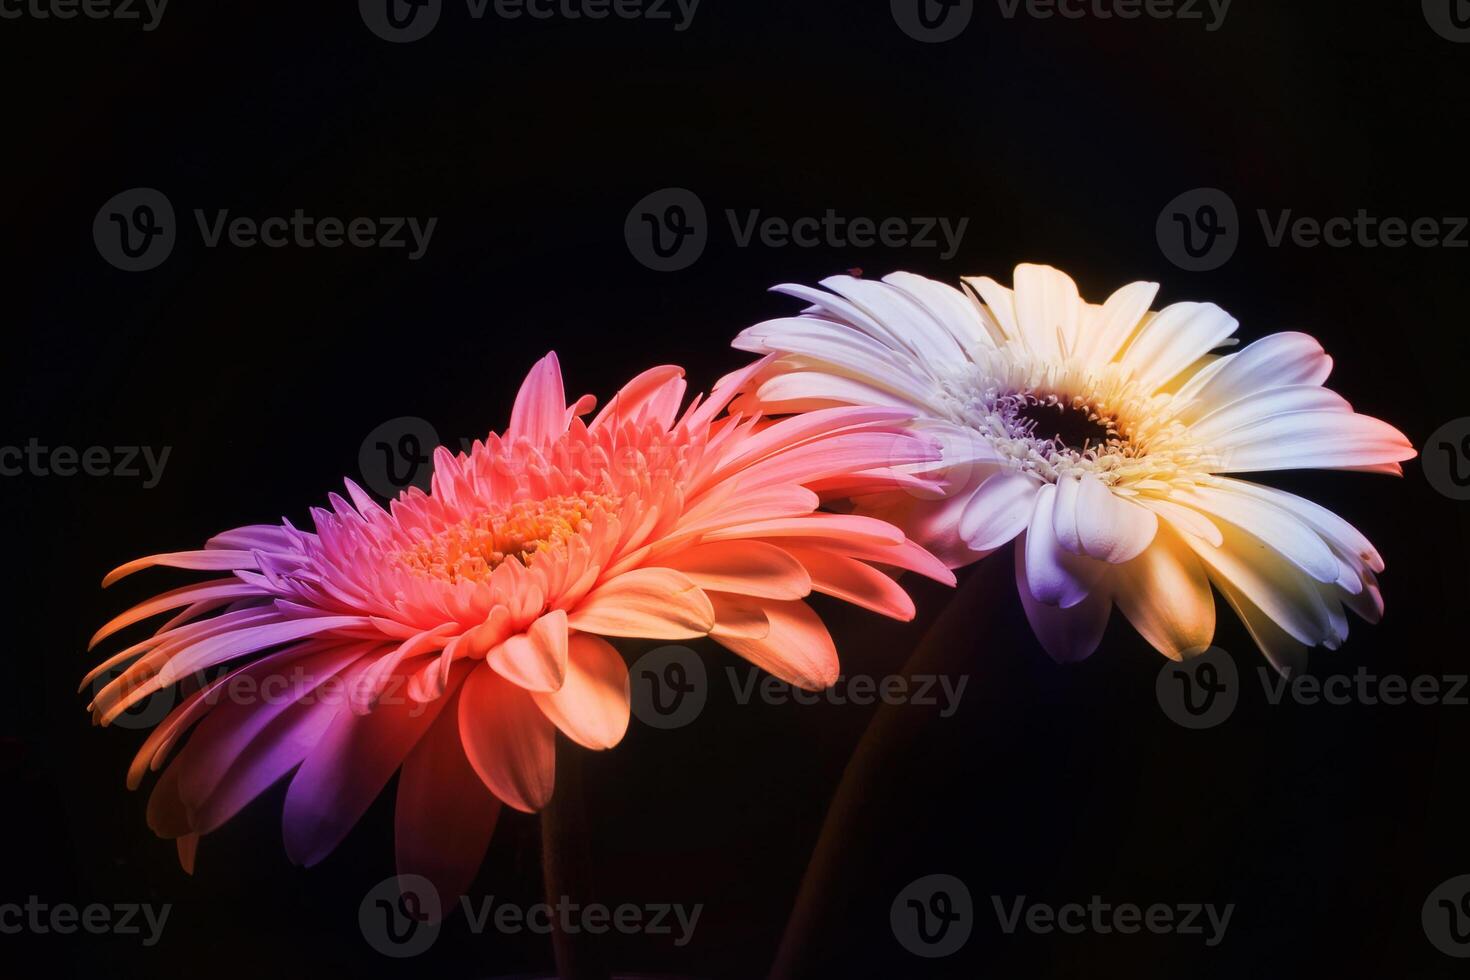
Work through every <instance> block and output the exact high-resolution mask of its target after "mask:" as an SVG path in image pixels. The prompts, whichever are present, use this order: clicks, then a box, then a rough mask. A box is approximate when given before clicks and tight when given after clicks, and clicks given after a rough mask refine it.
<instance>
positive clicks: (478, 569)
mask: <svg viewBox="0 0 1470 980" xmlns="http://www.w3.org/2000/svg"><path fill="white" fill-rule="evenodd" d="M620 503H621V500H620V498H618V497H616V496H615V495H613V494H599V493H595V492H593V491H591V490H584V491H582V492H581V493H579V494H563V495H554V496H550V497H546V498H543V499H541V500H518V501H516V502H515V503H513V504H508V505H506V506H503V507H495V508H492V509H489V510H486V511H482V512H481V513H479V514H477V515H475V516H474V517H469V518H465V519H464V520H462V521H460V522H459V523H458V524H452V525H450V526H449V527H446V528H445V529H444V530H442V531H439V532H438V533H436V534H433V535H430V536H427V537H425V538H424V539H422V540H420V541H418V542H417V543H416V544H414V545H412V546H411V547H408V548H405V549H403V550H402V551H399V552H398V553H397V554H395V555H394V556H393V559H394V560H395V561H396V562H397V563H398V564H399V565H401V566H403V567H404V568H407V569H408V570H409V571H411V572H413V573H415V574H418V575H423V576H425V577H427V578H436V579H439V580H441V581H445V582H449V583H450V584H458V583H460V582H480V581H483V580H485V579H486V578H488V577H489V575H490V573H491V572H493V571H495V569H496V568H498V567H500V565H501V564H502V563H503V562H505V561H506V560H507V559H510V558H514V559H516V560H517V561H519V562H520V563H521V564H522V565H530V564H531V563H532V562H533V561H534V560H535V559H536V556H537V555H540V554H542V553H544V552H547V551H553V550H556V549H558V548H560V547H562V546H563V545H564V542H566V540H567V539H568V538H571V537H574V536H575V535H577V534H580V533H582V532H583V531H584V530H586V529H587V528H589V527H590V526H591V521H592V519H593V517H594V516H597V515H601V514H608V513H611V512H614V511H616V509H617V507H618V505H619V504H620Z"/></svg>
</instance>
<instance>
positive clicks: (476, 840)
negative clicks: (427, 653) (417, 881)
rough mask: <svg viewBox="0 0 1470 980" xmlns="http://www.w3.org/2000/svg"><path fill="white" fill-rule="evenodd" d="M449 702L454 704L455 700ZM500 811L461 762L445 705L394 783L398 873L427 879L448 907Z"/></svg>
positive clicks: (454, 723) (453, 716) (455, 726)
mask: <svg viewBox="0 0 1470 980" xmlns="http://www.w3.org/2000/svg"><path fill="white" fill-rule="evenodd" d="M454 697H455V700H456V702H457V700H458V697H459V695H458V694H456V695H454ZM500 809H501V803H500V801H499V800H498V799H496V798H495V796H494V795H493V794H491V792H490V791H489V790H487V789H486V788H485V784H484V783H483V782H481V781H480V777H479V776H477V775H476V774H475V770H474V769H473V768H472V767H471V766H470V763H469V760H468V759H467V758H465V754H464V747H463V745H462V743H461V742H460V737H459V705H458V704H457V703H454V704H450V705H447V706H446V709H445V710H444V711H443V712H442V713H441V714H440V715H439V717H438V718H437V719H436V720H435V721H434V724H433V725H431V726H430V727H429V730H428V732H427V733H426V734H425V735H424V737H423V738H422V739H420V740H419V743H418V744H417V745H415V746H414V748H413V751H412V752H410V753H409V754H408V758H407V759H405V760H404V762H403V772H402V773H401V774H400V775H399V777H398V798H397V801H396V802H395V805H394V827H395V830H394V849H395V851H396V853H397V861H398V873H399V874H400V875H410V874H416V875H422V876H423V877H425V878H427V879H429V881H431V882H432V883H433V884H434V887H435V889H437V890H438V893H439V899H440V902H441V904H442V905H443V907H445V908H448V907H450V906H452V905H453V904H454V902H455V900H456V899H457V898H458V897H459V896H461V895H463V894H464V893H465V891H466V889H468V888H469V885H470V882H472V881H473V880H474V878H475V872H477V871H478V870H479V868H480V862H481V861H483V860H484V858H485V850H486V848H487V847H489V845H490V836H491V834H492V833H494V831H495V822H496V819H497V818H498V817H499V816H500Z"/></svg>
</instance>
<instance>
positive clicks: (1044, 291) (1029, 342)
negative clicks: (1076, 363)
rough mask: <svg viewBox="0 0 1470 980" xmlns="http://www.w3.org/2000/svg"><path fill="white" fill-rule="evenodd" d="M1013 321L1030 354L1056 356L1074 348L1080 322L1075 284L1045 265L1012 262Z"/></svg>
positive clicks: (1044, 356) (1053, 357)
mask: <svg viewBox="0 0 1470 980" xmlns="http://www.w3.org/2000/svg"><path fill="white" fill-rule="evenodd" d="M1014 281H1015V285H1016V323H1017V325H1018V326H1019V327H1020V330H1021V336H1022V338H1023V339H1024V340H1025V343H1026V346H1027V347H1029V348H1030V349H1031V352H1032V353H1033V354H1036V355H1037V356H1038V357H1042V358H1046V359H1048V360H1059V359H1060V358H1061V357H1062V355H1063V351H1064V350H1065V351H1066V352H1068V353H1070V352H1072V351H1073V350H1075V349H1076V344H1077V335H1078V332H1079V331H1080V330H1081V326H1082V297H1080V296H1079V295H1077V284H1076V283H1075V282H1073V281H1072V279H1071V277H1070V276H1068V275H1067V274H1066V273H1064V272H1060V271H1058V270H1056V269H1053V268H1052V267H1051V266H1049V265H1031V264H1029V263H1023V264H1021V265H1018V266H1016V273H1015V279H1014Z"/></svg>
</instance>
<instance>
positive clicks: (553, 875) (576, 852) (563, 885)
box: [541, 735, 610, 980]
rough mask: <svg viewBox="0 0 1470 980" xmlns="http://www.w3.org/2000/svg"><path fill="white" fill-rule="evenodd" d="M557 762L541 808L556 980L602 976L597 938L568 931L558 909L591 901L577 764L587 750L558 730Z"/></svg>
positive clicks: (584, 810) (604, 972)
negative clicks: (552, 783)
mask: <svg viewBox="0 0 1470 980" xmlns="http://www.w3.org/2000/svg"><path fill="white" fill-rule="evenodd" d="M557 740H558V742H559V743H560V744H559V745H558V746H557V753H556V763H557V774H556V776H557V778H556V793H555V794H554V795H553V796H552V798H551V802H550V803H548V804H547V805H546V806H545V808H544V809H542V811H541V872H542V878H543V880H544V882H545V887H546V903H547V905H549V906H551V943H552V948H553V950H554V952H555V954H556V975H557V976H558V977H560V978H561V980H607V978H608V977H609V976H610V974H609V972H608V968H607V964H606V963H605V962H604V961H603V959H602V950H601V949H600V948H599V947H598V945H597V937H596V936H594V935H592V934H591V933H589V932H588V931H587V930H586V929H579V930H577V931H576V932H568V931H567V930H566V929H564V928H563V925H562V921H561V912H560V911H559V909H560V908H561V907H562V906H564V905H566V904H568V903H572V902H575V903H576V904H577V905H578V906H581V907H585V906H586V905H587V904H588V903H589V902H592V901H594V900H595V899H594V896H593V894H592V873H591V869H592V862H591V860H590V852H589V849H588V846H587V807H586V787H585V783H584V779H583V773H582V766H583V763H584V760H585V756H586V754H587V753H586V751H585V750H584V749H582V748H581V747H580V746H576V745H570V744H568V743H567V742H566V741H565V740H564V739H562V738H561V737H560V736H559V735H558V737H557Z"/></svg>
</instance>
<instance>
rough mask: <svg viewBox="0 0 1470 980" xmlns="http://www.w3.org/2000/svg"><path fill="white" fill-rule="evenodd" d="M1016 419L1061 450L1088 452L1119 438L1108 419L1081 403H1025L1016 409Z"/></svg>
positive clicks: (1039, 437) (1031, 431) (1032, 433)
mask: <svg viewBox="0 0 1470 980" xmlns="http://www.w3.org/2000/svg"><path fill="white" fill-rule="evenodd" d="M1016 420H1017V422H1019V423H1020V425H1021V426H1022V427H1025V428H1029V430H1030V433H1031V435H1032V436H1034V437H1035V438H1037V439H1041V440H1044V441H1049V442H1051V443H1052V444H1053V445H1054V446H1055V447H1056V448H1057V449H1059V450H1060V449H1070V450H1072V451H1074V452H1079V453H1080V452H1085V451H1087V450H1089V449H1098V448H1099V447H1101V446H1104V445H1106V444H1107V443H1108V441H1109V440H1110V439H1116V438H1117V432H1116V431H1115V430H1114V431H1110V430H1109V426H1110V424H1111V423H1110V422H1109V420H1108V419H1105V418H1103V417H1102V416H1100V415H1098V413H1097V412H1095V411H1093V410H1092V409H1090V408H1087V407H1085V406H1081V405H1072V404H1067V403H1062V402H1058V403H1056V404H1049V403H1047V402H1028V403H1023V404H1022V405H1020V406H1019V407H1018V408H1017V410H1016Z"/></svg>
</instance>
